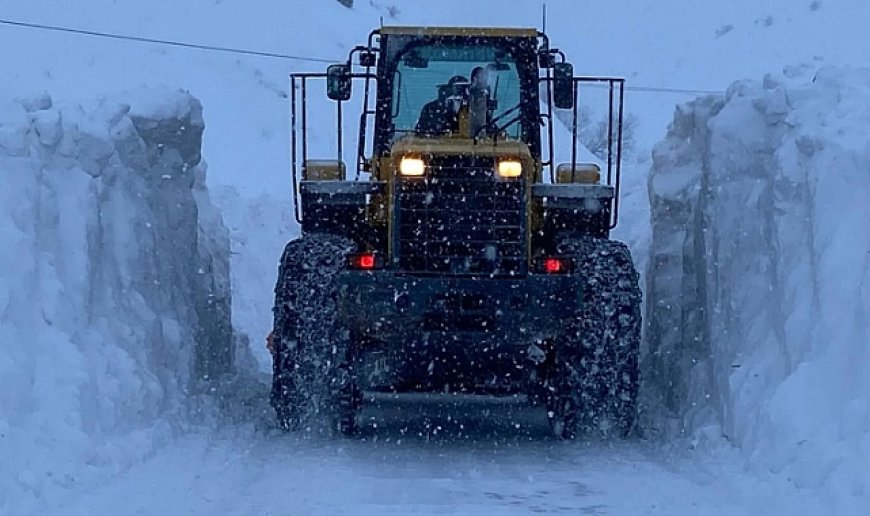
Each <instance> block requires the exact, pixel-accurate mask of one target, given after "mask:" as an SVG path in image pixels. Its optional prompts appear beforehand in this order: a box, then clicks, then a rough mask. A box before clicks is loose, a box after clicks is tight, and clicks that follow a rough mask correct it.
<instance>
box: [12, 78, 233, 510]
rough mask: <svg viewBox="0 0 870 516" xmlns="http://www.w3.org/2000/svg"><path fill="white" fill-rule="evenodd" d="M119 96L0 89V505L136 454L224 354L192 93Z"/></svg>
mask: <svg viewBox="0 0 870 516" xmlns="http://www.w3.org/2000/svg"><path fill="white" fill-rule="evenodd" d="M131 98H132V99H133V101H132V102H130V101H125V102H121V101H118V100H115V99H108V98H107V99H102V100H100V101H98V102H96V103H93V104H89V105H79V104H69V105H61V106H56V105H54V103H53V101H52V99H51V98H49V97H48V96H41V97H38V98H35V99H28V100H19V101H16V102H7V103H5V104H2V103H0V178H2V188H0V247H2V252H0V457H2V459H0V513H2V514H25V513H28V512H30V511H34V512H36V511H38V510H40V509H37V508H38V507H46V504H48V505H51V504H53V503H55V502H57V501H58V500H60V499H62V498H63V497H64V492H65V491H66V490H68V489H80V488H82V487H83V486H87V485H88V484H89V483H91V482H93V481H95V480H98V479H100V478H103V477H104V476H105V475H110V474H112V473H114V472H117V471H118V470H120V469H122V468H124V467H125V466H126V465H128V464H129V463H130V462H131V461H133V460H136V459H137V458H139V457H141V456H143V455H144V454H147V453H149V451H150V450H152V449H153V448H154V446H155V445H156V444H157V443H159V442H160V441H161V440H162V439H165V438H166V437H168V436H170V435H171V434H172V432H173V431H174V430H175V429H177V428H178V425H179V423H180V422H182V421H183V420H185V419H187V418H188V412H189V411H190V410H191V407H190V406H189V402H188V401H187V399H188V396H187V395H188V394H189V393H191V392H196V391H197V388H198V387H199V386H201V385H208V382H206V381H204V380H207V379H210V378H212V379H213V378H215V377H217V376H219V375H221V374H223V373H225V372H227V371H228V368H229V367H230V365H231V361H232V360H231V357H232V340H231V327H230V320H229V318H230V292H229V239H228V235H227V231H226V229H225V228H224V227H223V223H222V222H221V217H220V215H219V214H218V212H217V210H216V209H215V208H214V207H213V206H212V205H211V204H210V202H209V199H208V192H207V191H206V188H205V185H204V179H205V167H204V165H203V164H200V144H201V141H202V133H203V128H204V125H203V121H202V116H201V115H202V113H201V111H202V110H201V107H200V104H199V102H198V101H197V100H196V99H194V98H193V97H191V96H189V95H188V94H186V93H182V92H177V91H163V90H161V91H156V92H155V91H149V92H139V93H137V94H135V95H131ZM41 510H45V509H41Z"/></svg>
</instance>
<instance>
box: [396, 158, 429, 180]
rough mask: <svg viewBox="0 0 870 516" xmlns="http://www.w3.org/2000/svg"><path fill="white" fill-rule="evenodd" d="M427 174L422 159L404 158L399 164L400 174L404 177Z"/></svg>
mask: <svg viewBox="0 0 870 516" xmlns="http://www.w3.org/2000/svg"><path fill="white" fill-rule="evenodd" d="M425 172H426V163H424V162H423V160H422V159H420V158H402V161H401V163H399V173H400V174H402V175H403V176H422V175H423V174H424V173H425Z"/></svg>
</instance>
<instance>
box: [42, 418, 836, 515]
mask: <svg viewBox="0 0 870 516" xmlns="http://www.w3.org/2000/svg"><path fill="white" fill-rule="evenodd" d="M394 408H395V407H394ZM478 409H480V410H491V411H490V412H489V417H488V418H486V419H485V420H484V421H485V422H484V423H482V424H481V423H480V422H479V420H477V419H476V418H470V417H466V416H462V417H460V418H459V419H458V420H457V419H456V418H454V417H453V416H452V415H450V411H449V410H448V411H447V412H445V411H444V410H443V407H439V408H438V409H437V411H436V413H433V411H432V410H431V409H428V410H426V411H424V414H425V416H418V417H407V416H404V417H403V416H400V415H397V413H396V412H395V411H392V412H391V411H381V413H380V414H377V419H376V424H377V428H374V427H372V426H370V427H369V428H368V429H367V430H366V431H365V433H364V434H363V435H362V436H361V437H360V438H358V439H355V440H347V439H325V438H300V437H298V436H293V435H282V434H279V433H276V432H270V431H263V430H262V429H260V430H255V429H252V428H251V427H250V426H247V427H236V428H235V429H233V430H230V431H227V430H224V431H222V432H221V433H220V434H219V435H215V434H213V433H200V434H193V435H190V436H188V437H186V438H184V439H182V440H180V441H178V442H176V443H174V444H173V445H171V446H170V447H169V448H166V449H164V450H162V451H161V452H160V453H159V454H158V455H157V456H155V457H153V458H151V459H150V460H148V461H146V462H145V463H143V464H141V465H139V466H137V467H135V468H133V469H132V470H130V471H128V472H127V473H126V474H124V475H122V476H121V477H120V478H118V479H116V480H115V481H113V482H111V483H109V484H108V485H105V486H103V487H101V488H99V489H97V490H95V491H92V492H89V493H83V494H81V497H80V498H77V499H76V500H73V501H71V504H70V505H68V506H66V507H63V508H61V509H59V510H57V511H55V512H54V514H57V515H59V516H74V515H75V516H78V515H81V516H86V515H87V516H90V515H94V514H101V515H103V514H106V515H109V514H112V515H120V514H124V515H176V514H177V515H209V516H212V515H294V516H295V515H343V514H348V515H368V514H373V515H374V514H376V515H394V514H395V515H406V514H486V515H490V514H497V515H501V514H511V515H512V514H533V513H556V514H614V515H635V514H657V515H683V514H692V515H713V514H715V515H748V514H752V515H780V514H789V515H791V514H822V511H821V510H819V509H818V507H816V506H814V505H813V500H810V499H808V498H807V497H804V496H800V493H799V491H797V490H796V489H795V488H794V487H792V486H790V485H788V484H786V483H785V482H784V481H783V480H781V479H780V480H770V481H768V480H761V479H759V478H757V477H756V476H755V475H747V474H746V473H745V472H743V471H740V470H739V467H738V466H737V464H738V462H739V461H738V460H737V458H736V456H735V457H731V453H730V452H728V451H725V450H719V452H718V453H715V454H711V453H709V452H704V453H703V454H701V455H703V456H704V459H702V460H701V461H700V463H699V460H698V459H699V457H698V456H694V457H693V456H690V455H691V454H683V455H684V456H682V457H679V458H678V457H675V456H674V454H673V453H666V452H665V451H664V450H662V449H661V448H659V447H656V446H653V445H651V444H649V443H645V442H642V441H627V442H616V443H605V442H574V443H566V442H559V441H555V440H553V439H550V438H549V437H548V435H547V429H546V426H545V425H540V424H539V423H541V422H543V414H540V413H537V412H536V411H534V410H531V409H517V408H516V407H504V406H502V407H499V406H492V407H484V406H482V405H481V406H476V407H474V411H473V412H476V414H477V415H480V411H479V410H478ZM466 412H467V411H466ZM448 418H449V420H448ZM476 421H477V422H476ZM515 423H519V424H520V428H519V429H517V428H516V426H513V427H511V426H512V425H514V424H515ZM535 423H538V424H537V425H536V424H535ZM439 426H440V427H441V431H440V432H439V431H437V430H431V431H427V430H426V429H427V428H430V429H433V428H435V429H437V428H438V427H439ZM460 428H461V430H460ZM698 453H700V452H698ZM713 456H717V457H718V459H716V460H713V459H712V458H711V457H713Z"/></svg>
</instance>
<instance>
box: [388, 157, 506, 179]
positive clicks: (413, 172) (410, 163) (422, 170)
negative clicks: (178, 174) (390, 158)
mask: <svg viewBox="0 0 870 516" xmlns="http://www.w3.org/2000/svg"><path fill="white" fill-rule="evenodd" d="M495 171H496V172H497V173H498V175H499V176H500V177H504V178H508V179H509V178H514V177H520V176H521V175H522V173H523V164H522V163H520V162H519V161H517V160H515V159H503V160H501V161H499V162H498V164H496V166H495ZM399 174H401V175H403V176H406V177H422V176H423V175H424V174H426V162H425V161H423V160H422V159H420V158H409V157H405V158H402V161H401V162H400V163H399Z"/></svg>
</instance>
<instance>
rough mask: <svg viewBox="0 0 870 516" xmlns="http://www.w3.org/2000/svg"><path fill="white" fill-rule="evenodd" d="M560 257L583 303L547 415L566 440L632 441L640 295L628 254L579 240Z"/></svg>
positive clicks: (559, 357)
mask: <svg viewBox="0 0 870 516" xmlns="http://www.w3.org/2000/svg"><path fill="white" fill-rule="evenodd" d="M557 252H558V253H559V254H560V255H562V256H571V257H572V258H573V259H574V264H575V265H574V266H575V274H577V275H578V276H579V277H580V278H581V279H582V285H583V300H582V306H581V307H580V310H579V312H578V314H577V316H576V317H575V318H574V320H573V321H572V323H571V325H570V326H569V331H568V332H567V333H566V335H565V336H564V337H563V338H562V339H559V341H557V342H556V343H555V344H556V346H555V360H554V364H553V369H554V370H553V382H552V388H551V392H552V393H553V395H552V396H551V397H550V399H549V400H548V405H549V406H548V415H549V417H550V422H551V426H552V428H553V431H554V433H555V434H556V435H557V436H558V437H561V438H567V439H570V438H574V437H575V436H576V435H578V434H596V433H597V434H600V435H603V436H611V435H619V436H622V437H625V436H628V434H629V433H630V432H631V431H632V429H633V428H634V425H635V421H636V420H637V411H638V407H637V398H638V388H639V371H638V369H639V354H640V338H641V315H640V302H641V292H640V287H639V285H638V274H637V271H636V270H635V267H634V263H633V262H632V259H631V252H630V251H629V250H628V247H626V246H625V244H622V243H621V242H616V241H612V240H605V239H596V238H578V239H571V240H566V241H564V242H562V243H561V244H560V245H559V247H558V249H557Z"/></svg>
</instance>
